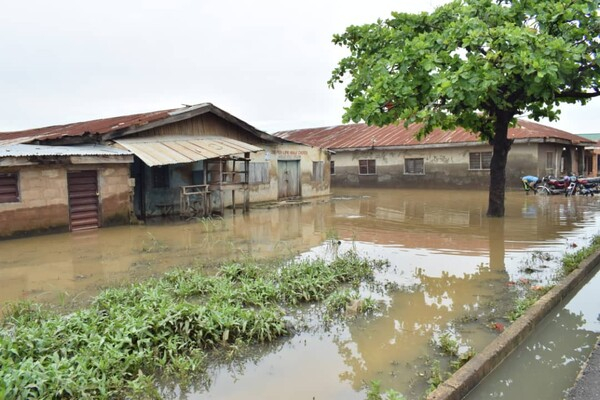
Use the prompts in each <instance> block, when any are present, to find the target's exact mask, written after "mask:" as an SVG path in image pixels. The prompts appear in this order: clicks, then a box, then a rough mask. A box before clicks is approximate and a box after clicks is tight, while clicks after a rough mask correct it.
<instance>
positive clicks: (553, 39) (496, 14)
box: [329, 0, 600, 216]
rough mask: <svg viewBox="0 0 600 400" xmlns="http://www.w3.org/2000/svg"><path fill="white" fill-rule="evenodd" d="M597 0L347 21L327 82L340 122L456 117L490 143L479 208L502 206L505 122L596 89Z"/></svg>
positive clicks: (459, 3)
mask: <svg viewBox="0 0 600 400" xmlns="http://www.w3.org/2000/svg"><path fill="white" fill-rule="evenodd" d="M599 7H600V0H552V1H547V0H513V1H510V0H454V1H452V2H450V3H447V4H445V5H443V6H440V7H438V8H437V9H436V10H435V11H433V12H432V13H421V14H407V13H392V17H391V18H389V19H386V20H378V21H377V22H376V23H372V24H366V25H362V26H350V27H348V28H347V29H346V32H345V33H343V34H340V35H335V36H334V38H333V42H334V43H335V44H337V45H340V46H342V47H347V48H348V49H349V50H350V55H349V56H347V57H345V58H343V59H342V60H341V61H340V62H339V64H338V66H337V68H335V69H334V70H333V73H332V76H331V79H330V80H329V85H330V86H331V87H334V86H335V85H337V84H339V83H344V81H345V80H348V77H350V80H349V82H348V83H347V85H346V87H345V96H346V99H347V100H348V101H349V102H350V105H349V106H348V107H347V108H346V109H345V114H344V121H345V122H348V121H354V122H359V121H361V120H363V121H365V122H366V123H367V124H370V125H378V126H383V125H387V124H391V123H397V122H399V121H404V123H405V124H407V125H408V124H411V123H415V122H418V123H422V124H423V125H422V130H421V131H420V133H419V135H420V136H423V135H427V134H428V133H430V132H431V131H432V130H433V129H434V128H437V127H439V128H442V129H451V128H454V127H456V126H462V127H463V128H465V129H468V130H470V131H472V132H474V133H476V134H478V135H479V136H480V138H481V140H483V141H488V142H489V143H490V144H492V145H493V146H494V152H493V156H492V165H491V167H490V202H489V208H488V215H490V216H503V215H504V192H505V189H504V188H505V168H506V159H507V155H508V151H509V150H510V145H511V141H510V140H509V139H508V138H507V131H508V127H509V125H510V124H512V123H514V122H515V121H516V117H517V116H520V115H526V116H528V117H529V118H532V119H534V120H539V119H540V118H542V117H546V118H548V119H549V120H556V119H558V117H559V114H560V110H559V108H558V106H559V105H560V103H562V102H567V103H581V104H585V103H586V102H587V101H589V100H590V99H591V98H593V97H596V96H600V88H599V85H598V81H599V76H600V62H599V60H598V59H597V56H596V55H597V51H598V47H599V46H600V39H599V35H600V18H599V14H598V12H599Z"/></svg>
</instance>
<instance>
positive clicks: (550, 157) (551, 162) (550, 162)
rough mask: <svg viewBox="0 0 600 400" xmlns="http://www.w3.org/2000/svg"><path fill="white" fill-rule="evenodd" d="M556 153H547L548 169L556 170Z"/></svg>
mask: <svg viewBox="0 0 600 400" xmlns="http://www.w3.org/2000/svg"><path fill="white" fill-rule="evenodd" d="M554 159H555V153H554V152H553V151H547V152H546V169H552V170H553V169H554Z"/></svg>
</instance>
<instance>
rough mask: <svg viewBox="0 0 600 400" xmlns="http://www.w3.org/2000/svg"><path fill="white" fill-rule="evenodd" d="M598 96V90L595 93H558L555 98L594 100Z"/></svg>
mask: <svg viewBox="0 0 600 400" xmlns="http://www.w3.org/2000/svg"><path fill="white" fill-rule="evenodd" d="M598 96H600V91H598V90H597V89H596V90H595V91H594V92H578V91H575V90H571V91H566V92H562V93H557V94H556V95H555V96H554V97H556V98H557V99H566V98H572V99H592V98H594V97H598Z"/></svg>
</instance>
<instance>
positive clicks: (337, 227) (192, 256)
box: [0, 190, 600, 399]
mask: <svg viewBox="0 0 600 400" xmlns="http://www.w3.org/2000/svg"><path fill="white" fill-rule="evenodd" d="M599 201H600V198H598V197H569V198H565V197H563V196H555V197H541V196H540V197H538V196H525V195H524V194H523V193H521V192H514V193H507V197H506V217H505V218H502V219H495V218H494V219H489V218H487V217H486V216H485V213H486V209H487V193H486V192H478V191H474V192H471V191H425V190H343V191H342V190H339V191H337V192H336V193H335V194H334V196H332V198H331V199H321V200H318V201H315V202H312V203H307V204H302V205H299V206H291V207H280V208H273V209H253V210H251V212H250V213H249V214H246V215H241V214H237V215H235V216H233V215H227V216H226V217H225V218H224V219H217V220H209V221H201V222H193V223H182V222H179V221H170V222H169V223H167V224H156V225H145V226H128V227H116V228H107V229H100V230H97V231H92V232H85V233H83V234H71V233H69V234H60V235H49V236H42V237H35V238H26V239H18V240H11V241H3V242H0V255H1V257H0V300H1V301H7V300H15V299H27V298H30V299H34V300H42V301H51V302H52V301H70V300H71V299H73V298H77V299H85V298H87V297H89V296H90V295H93V294H94V293H96V291H97V290H98V288H99V287H102V286H106V285H110V284H115V283H122V282H128V281H131V280H136V279H141V278H144V277H147V276H151V275H154V274H156V273H160V272H163V271H165V270H167V269H169V268H172V267H173V266H207V267H210V266H211V265H215V264H217V263H219V262H221V261H223V260H230V259H239V258H246V257H252V258H273V257H281V256H285V257H295V256H298V255H301V256H303V257H313V256H315V255H322V254H325V253H326V252H327V250H328V246H327V245H326V244H325V243H326V242H325V240H326V239H327V238H331V237H336V238H339V240H341V244H340V248H339V251H345V250H348V249H350V248H356V249H357V250H358V252H359V254H361V255H363V256H366V257H371V258H385V259H388V260H389V261H390V267H389V268H388V269H387V270H384V271H381V272H380V273H379V274H378V277H377V278H378V280H380V281H382V282H386V283H387V286H388V287H389V288H391V290H389V291H387V292H386V293H376V294H373V295H374V296H379V298H380V299H381V300H382V301H383V302H384V304H385V307H383V308H382V310H381V311H380V313H378V314H377V315H376V316H374V317H368V318H356V319H352V320H349V321H347V322H346V323H343V324H340V325H336V326H334V327H331V329H324V327H322V326H321V327H316V326H313V327H312V328H311V330H310V332H302V333H299V334H298V335H296V336H294V337H292V338H289V339H288V340H286V341H282V342H279V343H278V344H277V350H276V351H272V350H269V349H272V347H269V348H268V349H265V351H264V353H262V354H260V355H259V356H257V357H254V358H251V359H249V360H248V361H246V362H242V363H240V364H239V365H238V368H236V369H231V368H227V367H222V368H221V367H219V368H214V369H213V370H211V371H210V374H211V381H210V385H209V387H208V389H207V390H205V391H202V390H199V391H197V392H195V393H191V394H190V395H189V398H202V399H204V398H215V399H216V398H218V399H242V398H244V399H245V398H278V397H282V396H284V397H286V398H289V399H306V398H312V397H314V398H317V399H319V398H327V399H336V398H339V399H353V398H354V399H364V398H365V395H364V386H365V383H368V382H370V381H371V380H379V381H381V382H382V386H383V387H384V388H394V389H396V390H399V391H401V392H403V393H405V394H406V395H407V397H408V398H417V397H420V396H421V395H422V394H423V392H424V391H425V389H426V388H427V382H426V379H427V376H426V374H427V372H428V369H429V366H428V365H427V362H428V360H429V359H431V358H432V357H436V349H435V348H433V347H432V346H431V343H430V342H431V338H432V335H433V334H434V333H439V332H440V331H442V330H445V329H448V328H449V327H450V328H452V327H455V326H456V325H457V324H456V321H463V322H465V321H467V322H468V323H462V324H461V325H460V326H461V330H460V332H458V334H459V335H460V339H461V340H462V341H463V342H464V343H465V344H466V345H469V346H472V347H473V348H475V349H476V350H480V349H481V348H483V347H484V346H485V345H486V344H487V343H489V341H490V340H492V339H493V337H495V335H496V333H495V332H494V331H492V330H491V329H490V328H489V322H490V321H491V320H492V319H493V318H501V317H502V316H503V315H504V312H503V310H504V308H505V307H506V305H507V304H509V303H510V301H511V299H512V298H513V296H514V291H512V290H511V286H510V285H508V283H509V282H512V281H516V280H518V279H519V278H520V277H522V276H523V273H524V272H523V270H524V266H527V265H528V264H527V263H529V262H530V261H531V259H532V254H536V253H539V252H544V253H546V254H548V255H549V256H553V258H552V257H548V258H547V260H548V261H547V263H546V264H547V265H544V266H543V268H539V269H538V270H536V271H535V272H534V273H533V274H530V275H528V276H527V277H528V279H530V280H531V281H532V282H535V281H540V282H545V281H547V280H548V279H550V278H551V277H552V276H553V274H554V269H555V268H556V265H557V263H558V261H557V260H558V257H559V256H561V255H562V254H563V253H564V252H565V251H572V250H573V249H576V248H577V247H578V246H581V245H585V244H587V243H588V241H589V239H590V238H591V236H592V235H594V234H597V233H598V230H599V229H598V227H599V226H600V225H599V224H600V222H599V217H600V204H599ZM365 290H366V289H365ZM503 307H504V308H503Z"/></svg>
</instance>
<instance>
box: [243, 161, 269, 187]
mask: <svg viewBox="0 0 600 400" xmlns="http://www.w3.org/2000/svg"><path fill="white" fill-rule="evenodd" d="M270 165H271V163H270V162H268V161H251V162H250V163H248V183H253V184H263V183H270V182H271V179H270V177H269V166H270ZM257 178H258V179H257Z"/></svg>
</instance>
